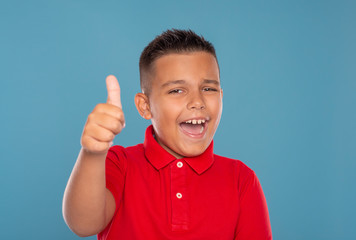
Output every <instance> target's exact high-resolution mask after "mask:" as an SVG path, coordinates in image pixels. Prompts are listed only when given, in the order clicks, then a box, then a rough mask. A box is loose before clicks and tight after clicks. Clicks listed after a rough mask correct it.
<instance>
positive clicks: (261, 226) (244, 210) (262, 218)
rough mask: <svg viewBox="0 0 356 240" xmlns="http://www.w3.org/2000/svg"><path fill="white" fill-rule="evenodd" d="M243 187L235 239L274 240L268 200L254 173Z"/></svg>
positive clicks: (250, 174)
mask: <svg viewBox="0 0 356 240" xmlns="http://www.w3.org/2000/svg"><path fill="white" fill-rule="evenodd" d="M241 185H242V191H241V195H240V208H241V211H240V216H239V223H238V226H237V229H236V235H235V239H239V240H255V239H264V240H272V230H271V224H270V220H269V214H268V209H267V203H266V198H265V196H264V194H263V190H262V187H261V184H260V182H259V180H258V178H257V176H256V174H255V173H254V172H252V171H251V172H249V174H248V176H246V179H245V181H244V183H243V184H241Z"/></svg>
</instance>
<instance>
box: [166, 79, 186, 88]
mask: <svg viewBox="0 0 356 240" xmlns="http://www.w3.org/2000/svg"><path fill="white" fill-rule="evenodd" d="M183 83H185V80H172V81H168V82H165V83H164V84H162V87H166V86H169V85H172V84H183Z"/></svg>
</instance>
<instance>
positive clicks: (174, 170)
mask: <svg viewBox="0 0 356 240" xmlns="http://www.w3.org/2000/svg"><path fill="white" fill-rule="evenodd" d="M170 167H171V200H172V231H182V230H188V223H189V206H188V203H189V201H188V200H189V199H188V197H189V196H188V191H187V171H188V168H187V167H188V166H187V164H186V163H185V162H183V161H182V160H180V159H179V160H176V161H175V162H173V163H172V164H171V166H170Z"/></svg>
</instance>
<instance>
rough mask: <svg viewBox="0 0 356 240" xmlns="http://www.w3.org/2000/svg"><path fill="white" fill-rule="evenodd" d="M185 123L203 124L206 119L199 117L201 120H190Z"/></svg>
mask: <svg viewBox="0 0 356 240" xmlns="http://www.w3.org/2000/svg"><path fill="white" fill-rule="evenodd" d="M185 123H191V124H202V123H205V120H204V119H199V120H195V119H194V120H188V121H186V122H185Z"/></svg>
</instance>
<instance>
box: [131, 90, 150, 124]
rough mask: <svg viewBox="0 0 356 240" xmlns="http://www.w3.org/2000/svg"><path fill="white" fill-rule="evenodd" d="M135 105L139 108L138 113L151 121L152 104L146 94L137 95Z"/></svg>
mask: <svg viewBox="0 0 356 240" xmlns="http://www.w3.org/2000/svg"><path fill="white" fill-rule="evenodd" d="M135 105H136V108H137V111H138V113H139V114H140V115H141V116H142V117H143V118H144V119H147V120H149V119H151V118H152V114H151V110H150V104H149V101H148V97H147V95H146V94H143V93H137V94H136V95H135Z"/></svg>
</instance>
